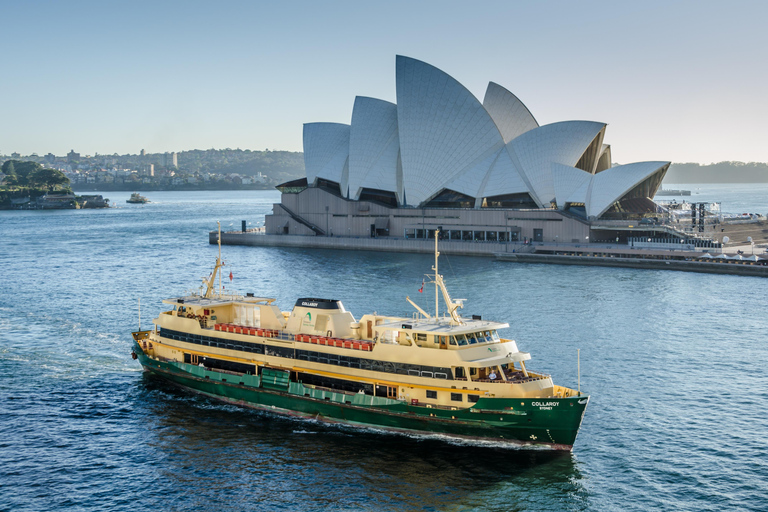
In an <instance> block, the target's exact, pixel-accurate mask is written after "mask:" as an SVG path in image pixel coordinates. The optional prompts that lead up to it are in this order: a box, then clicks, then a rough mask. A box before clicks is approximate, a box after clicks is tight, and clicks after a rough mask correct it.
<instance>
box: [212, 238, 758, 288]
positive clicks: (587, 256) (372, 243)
mask: <svg viewBox="0 0 768 512" xmlns="http://www.w3.org/2000/svg"><path fill="white" fill-rule="evenodd" d="M217 239H218V233H217V232H216V231H211V232H210V233H209V235H208V241H209V243H211V244H216V243H217ZM221 243H222V244H223V245H246V246H255V247H296V248H302V249H332V250H340V249H341V250H350V251H379V252H406V253H422V254H432V253H434V250H435V242H434V240H412V239H404V238H388V237H387V238H384V237H382V238H355V237H325V236H296V235H267V234H263V231H259V230H252V231H247V232H241V231H230V232H224V233H222V234H221ZM440 252H441V253H442V254H450V255H457V256H483V257H491V258H496V259H498V260H499V261H508V262H513V263H544V264H555V265H591V266H602V267H624V268H644V269H653V270H678V271H684V272H702V273H711V274H733V275H744V276H760V277H768V266H764V265H758V264H754V263H752V262H746V261H742V262H730V263H723V262H714V261H695V259H696V258H698V257H701V256H702V254H703V253H697V252H691V251H680V250H674V251H673V250H669V251H664V250H642V249H633V248H629V247H626V246H624V247H622V246H617V245H613V246H600V245H599V244H560V245H558V246H554V245H533V246H531V245H526V244H522V243H498V242H462V241H450V240H441V241H440ZM563 253H567V254H563Z"/></svg>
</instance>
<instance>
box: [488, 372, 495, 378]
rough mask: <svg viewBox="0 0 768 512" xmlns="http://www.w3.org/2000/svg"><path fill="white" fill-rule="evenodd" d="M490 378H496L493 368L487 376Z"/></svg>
mask: <svg viewBox="0 0 768 512" xmlns="http://www.w3.org/2000/svg"><path fill="white" fill-rule="evenodd" d="M488 378H489V379H491V380H496V372H495V371H494V370H491V374H490V375H489V376H488Z"/></svg>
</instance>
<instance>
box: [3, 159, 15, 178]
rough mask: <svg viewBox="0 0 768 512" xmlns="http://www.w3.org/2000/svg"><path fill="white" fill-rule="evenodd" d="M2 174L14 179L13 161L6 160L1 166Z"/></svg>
mask: <svg viewBox="0 0 768 512" xmlns="http://www.w3.org/2000/svg"><path fill="white" fill-rule="evenodd" d="M3 174H7V175H8V176H13V177H16V168H15V167H14V165H13V160H8V161H7V162H5V163H4V164H3Z"/></svg>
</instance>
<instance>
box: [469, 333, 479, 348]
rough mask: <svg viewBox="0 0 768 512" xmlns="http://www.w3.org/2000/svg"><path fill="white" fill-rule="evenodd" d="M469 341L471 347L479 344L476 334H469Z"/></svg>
mask: <svg viewBox="0 0 768 512" xmlns="http://www.w3.org/2000/svg"><path fill="white" fill-rule="evenodd" d="M467 341H469V344H470V345H474V344H475V343H477V338H476V337H475V334H474V333H469V334H467Z"/></svg>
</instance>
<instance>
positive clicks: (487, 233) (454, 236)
mask: <svg viewBox="0 0 768 512" xmlns="http://www.w3.org/2000/svg"><path fill="white" fill-rule="evenodd" d="M403 236H404V237H405V238H417V239H424V240H434V239H435V230H434V229H421V228H405V229H404V230H403ZM439 239H440V240H461V241H465V242H472V241H474V242H517V241H518V240H519V239H520V232H519V231H496V230H474V229H447V230H445V231H442V230H441V231H440V235H439Z"/></svg>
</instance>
